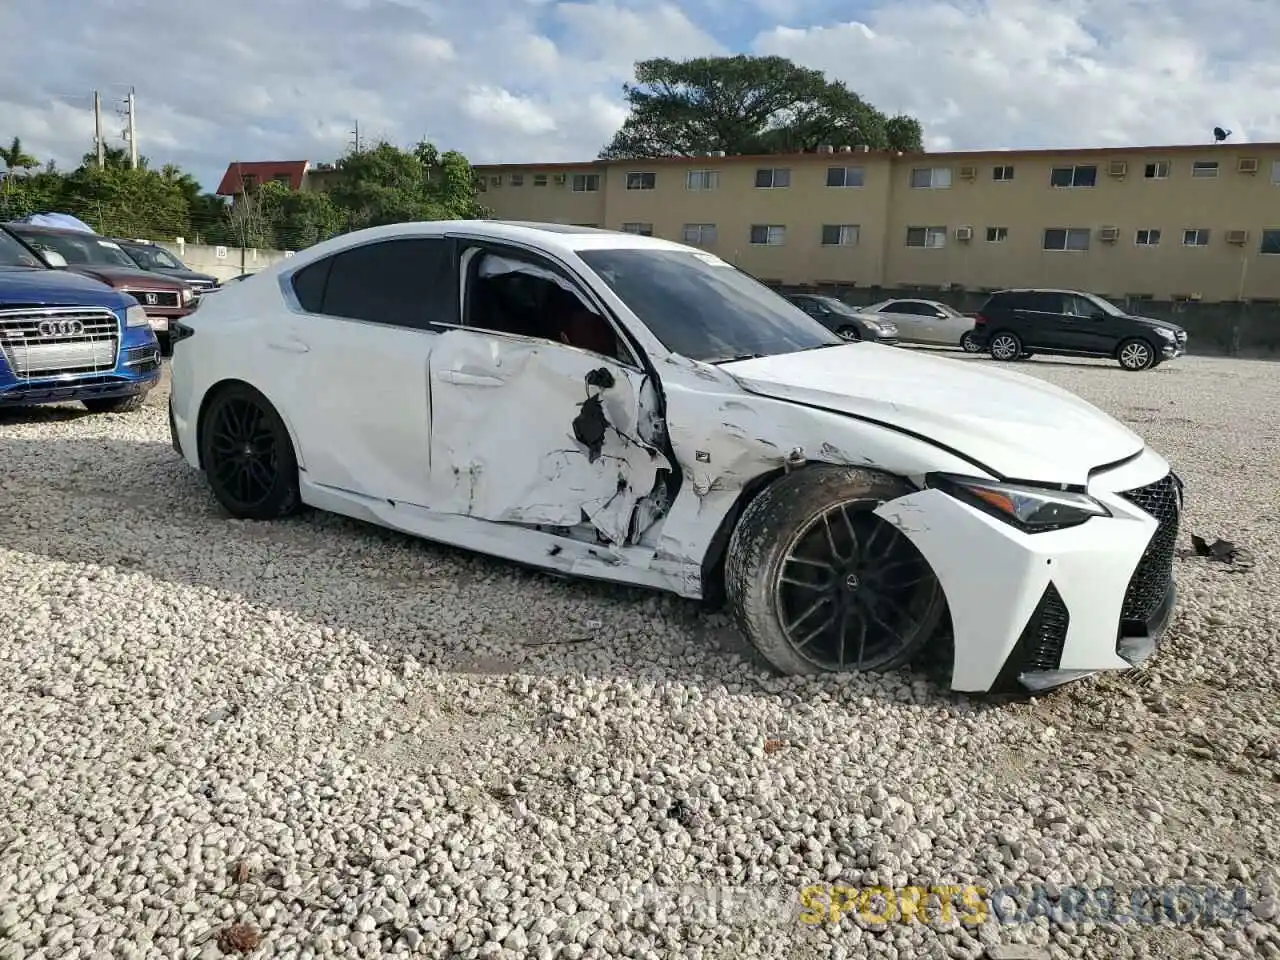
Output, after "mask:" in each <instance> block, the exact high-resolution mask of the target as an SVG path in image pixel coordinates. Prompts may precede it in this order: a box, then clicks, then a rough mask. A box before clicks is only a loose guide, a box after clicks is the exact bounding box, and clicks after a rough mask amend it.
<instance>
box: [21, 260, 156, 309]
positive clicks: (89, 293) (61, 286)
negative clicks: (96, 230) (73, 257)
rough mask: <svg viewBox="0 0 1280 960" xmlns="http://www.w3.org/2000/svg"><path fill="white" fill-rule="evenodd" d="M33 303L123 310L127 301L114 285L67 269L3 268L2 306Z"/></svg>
mask: <svg viewBox="0 0 1280 960" xmlns="http://www.w3.org/2000/svg"><path fill="white" fill-rule="evenodd" d="M128 302H132V301H128ZM32 304H40V305H41V306H66V307H90V306H92V307H96V306H103V307H109V308H110V309H112V310H120V309H123V308H124V306H125V304H126V300H125V298H124V297H123V296H122V295H121V294H119V293H117V292H116V291H115V290H113V289H111V287H109V286H105V285H104V284H102V283H100V282H99V281H97V280H93V279H90V278H89V277H82V276H79V275H77V274H74V273H71V272H69V271H66V270H44V269H35V268H31V267H0V309H3V308H5V307H7V306H17V305H22V306H28V305H32Z"/></svg>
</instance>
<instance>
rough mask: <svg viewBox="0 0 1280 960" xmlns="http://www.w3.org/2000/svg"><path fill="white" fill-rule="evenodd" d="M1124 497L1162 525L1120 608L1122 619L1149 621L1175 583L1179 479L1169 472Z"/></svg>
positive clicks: (1153, 535)
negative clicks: (1174, 566) (1174, 561)
mask: <svg viewBox="0 0 1280 960" xmlns="http://www.w3.org/2000/svg"><path fill="white" fill-rule="evenodd" d="M1120 496H1122V497H1124V498H1125V499H1126V500H1128V501H1129V502H1130V503H1132V504H1133V505H1134V506H1135V507H1137V508H1138V509H1140V510H1143V511H1145V512H1146V513H1148V514H1150V515H1151V516H1152V517H1154V518H1155V519H1156V521H1157V523H1158V524H1159V526H1157V527H1156V532H1155V533H1154V534H1152V536H1151V541H1150V543H1148V544H1147V549H1146V550H1145V551H1143V554H1142V559H1141V560H1139V561H1138V567H1137V569H1136V570H1134V572H1133V577H1132V578H1131V579H1130V580H1129V589H1128V590H1126V591H1125V594H1124V605H1123V606H1122V607H1121V608H1120V619H1121V621H1130V622H1134V623H1144V624H1145V623H1146V621H1147V620H1149V619H1150V618H1151V616H1152V614H1154V613H1155V612H1156V610H1157V608H1159V606H1160V603H1161V602H1162V601H1163V600H1164V598H1165V594H1167V593H1168V592H1169V586H1170V584H1171V583H1172V582H1173V557H1174V553H1175V552H1176V550H1177V547H1178V522H1179V519H1180V517H1179V514H1180V512H1181V506H1180V504H1179V499H1180V498H1179V495H1178V479H1177V477H1175V476H1174V475H1173V474H1172V473H1168V474H1166V475H1165V476H1164V478H1163V479H1162V480H1157V481H1156V482H1155V483H1150V484H1147V486H1145V487H1138V488H1137V489H1136V490H1125V491H1123V492H1122V493H1121V494H1120Z"/></svg>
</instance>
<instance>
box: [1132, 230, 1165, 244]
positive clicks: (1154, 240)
mask: <svg viewBox="0 0 1280 960" xmlns="http://www.w3.org/2000/svg"><path fill="white" fill-rule="evenodd" d="M1133 242H1134V243H1135V244H1137V245H1138V246H1140V247H1158V246H1160V231H1159V230H1139V231H1138V232H1137V233H1135V234H1134V235H1133Z"/></svg>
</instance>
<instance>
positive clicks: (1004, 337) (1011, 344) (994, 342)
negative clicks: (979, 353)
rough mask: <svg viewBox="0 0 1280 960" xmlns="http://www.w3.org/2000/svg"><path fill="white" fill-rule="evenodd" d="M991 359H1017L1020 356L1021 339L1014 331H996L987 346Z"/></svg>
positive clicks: (1021, 353)
mask: <svg viewBox="0 0 1280 960" xmlns="http://www.w3.org/2000/svg"><path fill="white" fill-rule="evenodd" d="M987 349H988V352H989V353H990V354H991V359H993V360H1005V361H1011V360H1017V359H1019V358H1021V357H1022V355H1023V352H1024V351H1023V349H1022V341H1021V340H1019V339H1018V335H1017V334H1016V333H997V334H996V335H995V336H994V337H992V338H991V344H990V346H989V347H988V348H987Z"/></svg>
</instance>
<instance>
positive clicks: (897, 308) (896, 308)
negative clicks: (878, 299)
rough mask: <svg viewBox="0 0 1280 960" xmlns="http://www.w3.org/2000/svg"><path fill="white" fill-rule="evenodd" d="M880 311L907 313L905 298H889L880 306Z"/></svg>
mask: <svg viewBox="0 0 1280 960" xmlns="http://www.w3.org/2000/svg"><path fill="white" fill-rule="evenodd" d="M880 312H881V313H909V312H910V311H908V310H907V303H906V301H905V300H890V301H889V302H888V303H886V304H885V305H884V306H883V307H881V308H880Z"/></svg>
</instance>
